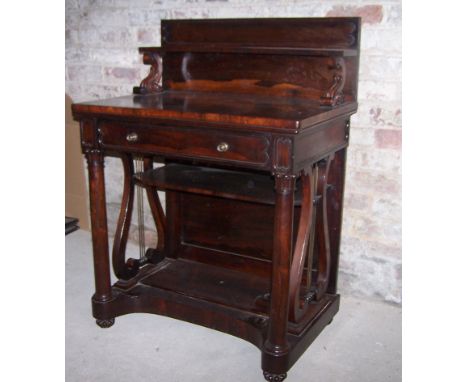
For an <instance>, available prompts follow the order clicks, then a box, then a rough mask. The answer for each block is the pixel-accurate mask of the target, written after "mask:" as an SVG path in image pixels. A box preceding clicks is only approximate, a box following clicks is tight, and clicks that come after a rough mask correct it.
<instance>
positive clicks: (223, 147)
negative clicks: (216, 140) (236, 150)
mask: <svg viewBox="0 0 468 382" xmlns="http://www.w3.org/2000/svg"><path fill="white" fill-rule="evenodd" d="M216 150H218V151H219V152H220V153H224V152H225V151H228V150H229V145H228V144H227V143H226V142H221V143H220V144H219V145H218V147H216Z"/></svg>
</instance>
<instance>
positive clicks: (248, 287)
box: [140, 258, 270, 315]
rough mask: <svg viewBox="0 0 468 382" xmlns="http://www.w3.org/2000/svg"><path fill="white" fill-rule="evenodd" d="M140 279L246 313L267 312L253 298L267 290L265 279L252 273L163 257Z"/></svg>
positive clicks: (146, 283)
mask: <svg viewBox="0 0 468 382" xmlns="http://www.w3.org/2000/svg"><path fill="white" fill-rule="evenodd" d="M140 283H141V284H143V285H147V286H150V287H153V288H158V289H163V290H168V291H171V292H175V293H178V294H181V295H184V296H186V297H190V298H195V299H199V300H204V301H207V302H211V303H215V304H218V305H223V306H226V307H231V308H234V309H238V310H242V311H245V312H249V313H254V314H262V315H266V314H267V311H266V310H265V309H266V305H265V304H262V303H257V302H258V301H259V300H260V299H261V296H263V295H265V294H266V293H268V292H269V289H270V283H269V279H268V278H263V277H259V276H254V275H252V274H247V273H243V272H238V271H233V270H229V269H226V268H222V267H217V266H213V265H207V264H202V263H198V262H195V261H189V260H185V259H169V258H166V259H165V260H164V261H163V263H162V264H161V265H160V266H159V267H158V271H157V272H154V273H151V274H149V275H148V276H146V277H144V278H142V279H141V280H140Z"/></svg>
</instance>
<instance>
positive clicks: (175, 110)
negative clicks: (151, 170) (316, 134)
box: [72, 90, 357, 132]
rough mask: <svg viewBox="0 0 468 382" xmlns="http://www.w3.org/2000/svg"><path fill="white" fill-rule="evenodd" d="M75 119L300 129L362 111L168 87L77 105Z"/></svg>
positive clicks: (352, 104) (347, 105)
mask: <svg viewBox="0 0 468 382" xmlns="http://www.w3.org/2000/svg"><path fill="white" fill-rule="evenodd" d="M72 109H73V113H74V116H75V118H77V119H80V118H82V117H86V116H98V117H106V116H107V117H125V118H126V119H132V118H138V119H142V118H147V119H152V120H154V119H163V120H182V121H190V122H211V123H218V124H229V125H245V126H254V127H258V128H260V129H268V128H270V129H271V128H272V129H275V130H276V129H280V130H284V131H288V132H295V131H298V130H300V129H301V128H306V127H309V126H313V125H315V124H317V123H320V122H323V121H326V120H328V119H331V118H334V117H336V116H339V115H343V114H351V113H354V112H355V111H356V110H357V103H356V102H348V103H345V104H343V105H340V106H338V107H334V108H333V109H332V108H329V107H323V106H320V105H319V104H318V102H315V101H313V100H310V99H302V98H281V97H265V96H258V95H250V94H232V93H208V92H186V91H168V90H166V91H164V92H161V93H158V94H150V95H128V96H123V97H117V98H111V99H105V100H98V101H92V102H84V103H78V104H74V105H73V106H72Z"/></svg>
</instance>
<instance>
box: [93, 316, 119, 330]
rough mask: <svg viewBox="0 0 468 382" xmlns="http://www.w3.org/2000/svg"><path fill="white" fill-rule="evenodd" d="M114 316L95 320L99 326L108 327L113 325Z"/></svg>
mask: <svg viewBox="0 0 468 382" xmlns="http://www.w3.org/2000/svg"><path fill="white" fill-rule="evenodd" d="M114 322H115V318H110V319H109V320H96V324H98V326H99V327H101V328H104V329H105V328H110V327H111V326H112V325H114Z"/></svg>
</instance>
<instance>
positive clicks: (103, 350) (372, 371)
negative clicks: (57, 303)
mask: <svg viewBox="0 0 468 382" xmlns="http://www.w3.org/2000/svg"><path fill="white" fill-rule="evenodd" d="M65 241H66V380H67V381H68V382H75V381H76V382H92V381H100V382H106V381H112V382H124V381H125V382H133V381H138V382H146V381H148V382H149V381H151V382H179V381H180V382H182V381H193V382H197V381H210V382H224V381H241V382H261V381H263V380H264V379H263V376H262V373H261V368H260V352H259V351H258V350H257V349H256V348H255V347H254V346H253V345H251V344H249V343H248V342H245V341H243V340H240V339H238V338H235V337H232V336H230V335H227V334H223V333H219V332H216V331H214V330H210V329H206V328H203V327H199V326H196V325H191V324H188V323H185V322H182V321H177V320H174V319H170V318H166V317H159V316H155V315H149V314H133V315H128V316H123V317H118V318H117V319H116V322H115V325H114V326H113V327H111V328H109V329H100V328H99V327H98V326H97V325H96V324H95V321H94V319H93V318H92V316H91V309H90V307H91V304H90V298H91V295H92V293H93V287H94V282H93V270H92V258H91V237H90V234H89V233H88V232H85V231H81V230H80V231H76V232H74V233H72V234H70V235H68V236H67V237H66V240H65ZM129 250H130V251H134V252H135V254H136V251H137V248H136V247H135V246H132V245H130V247H129ZM136 255H137V254H136ZM286 381H288V382H299V381H301V382H305V381H311V382H312V381H320V382H341V381H343V382H358V381H359V382H381V381H382V382H384V381H385V382H387V381H388V382H390V381H392V382H394V381H401V308H399V307H395V306H392V305H387V304H383V303H380V302H375V301H368V300H362V299H357V298H355V297H349V296H346V295H342V303H341V308H340V311H339V313H338V315H337V316H336V317H335V319H334V321H333V323H332V324H331V325H329V326H328V327H327V328H326V329H325V330H324V331H323V332H322V333H321V335H320V336H319V337H318V338H317V340H316V341H315V342H314V343H313V344H312V345H311V346H310V347H309V349H308V350H307V351H306V352H305V353H304V354H303V356H302V357H301V358H300V359H299V361H298V362H297V363H296V364H295V365H294V366H293V368H292V369H291V370H290V371H289V373H288V378H287V379H286Z"/></svg>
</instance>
